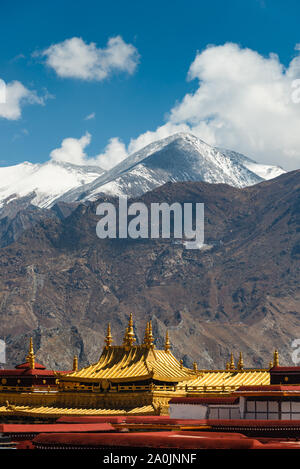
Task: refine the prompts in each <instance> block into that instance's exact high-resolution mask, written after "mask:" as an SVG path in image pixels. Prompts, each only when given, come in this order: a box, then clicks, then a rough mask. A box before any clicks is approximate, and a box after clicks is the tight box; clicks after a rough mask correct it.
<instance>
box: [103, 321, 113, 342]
mask: <svg viewBox="0 0 300 469" xmlns="http://www.w3.org/2000/svg"><path fill="white" fill-rule="evenodd" d="M112 342H113V340H112V335H111V328H110V323H108V325H107V332H106V337H105V343H106V346H105V348H108V347H111V344H112Z"/></svg>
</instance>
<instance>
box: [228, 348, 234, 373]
mask: <svg viewBox="0 0 300 469" xmlns="http://www.w3.org/2000/svg"><path fill="white" fill-rule="evenodd" d="M229 369H230V370H235V365H234V358H233V353H232V352H231V354H230V363H229Z"/></svg>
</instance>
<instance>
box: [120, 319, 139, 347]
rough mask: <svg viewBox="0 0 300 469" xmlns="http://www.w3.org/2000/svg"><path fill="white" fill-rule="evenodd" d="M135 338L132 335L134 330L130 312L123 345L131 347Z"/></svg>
mask: <svg viewBox="0 0 300 469" xmlns="http://www.w3.org/2000/svg"><path fill="white" fill-rule="evenodd" d="M135 340H136V339H135V337H134V332H133V319H132V313H130V316H129V322H128V327H127V328H126V332H125V336H124V341H123V345H125V346H127V347H132V345H133V342H135Z"/></svg>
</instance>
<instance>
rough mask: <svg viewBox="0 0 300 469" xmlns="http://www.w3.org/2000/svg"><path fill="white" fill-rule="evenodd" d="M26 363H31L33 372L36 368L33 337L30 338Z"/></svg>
mask: <svg viewBox="0 0 300 469" xmlns="http://www.w3.org/2000/svg"><path fill="white" fill-rule="evenodd" d="M26 361H27V362H28V363H29V366H30V368H31V369H32V370H33V369H34V367H35V355H34V351H33V342H32V337H30V341H29V352H28V355H27V357H26Z"/></svg>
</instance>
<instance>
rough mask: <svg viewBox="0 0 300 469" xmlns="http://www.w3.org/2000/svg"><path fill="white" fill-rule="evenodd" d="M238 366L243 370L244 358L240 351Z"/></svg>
mask: <svg viewBox="0 0 300 469" xmlns="http://www.w3.org/2000/svg"><path fill="white" fill-rule="evenodd" d="M237 368H238V370H242V369H243V368H244V360H243V355H242V352H240V356H239V361H238V365H237Z"/></svg>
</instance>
